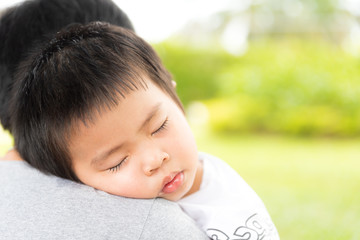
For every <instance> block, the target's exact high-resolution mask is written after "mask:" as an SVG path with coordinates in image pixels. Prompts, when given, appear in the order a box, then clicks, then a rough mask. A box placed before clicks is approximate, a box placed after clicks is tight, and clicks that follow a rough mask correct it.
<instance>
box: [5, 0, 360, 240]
mask: <svg viewBox="0 0 360 240" xmlns="http://www.w3.org/2000/svg"><path fill="white" fill-rule="evenodd" d="M228 2H229V3H232V5H231V4H229V8H228V9H223V10H222V11H220V12H217V13H214V14H213V15H211V16H210V17H208V18H206V19H202V20H197V21H192V22H189V23H188V24H187V25H186V26H185V27H184V28H183V29H182V30H181V31H178V32H177V33H176V34H174V35H173V36H172V37H170V38H168V39H166V40H164V41H162V42H157V43H152V44H153V46H154V47H155V49H156V50H157V52H158V53H159V55H160V56H161V58H162V59H163V62H164V64H165V65H166V67H167V68H168V69H169V71H170V72H171V73H172V74H173V76H174V79H175V80H176V81H177V90H178V93H179V95H180V98H181V99H182V101H183V103H184V105H185V108H186V110H187V116H188V119H189V122H190V124H191V126H192V128H193V131H194V133H195V136H196V138H197V141H198V145H199V150H201V151H206V152H209V153H211V154H214V155H216V156H218V157H220V158H222V159H224V160H225V161H226V162H228V163H229V164H230V165H231V166H232V167H234V168H235V169H236V170H237V171H238V172H239V174H240V175H241V176H242V177H243V178H244V179H245V180H246V181H247V182H248V183H249V184H250V185H251V186H252V187H253V188H254V189H255V191H256V192H257V193H258V194H259V196H260V197H261V198H262V199H263V201H264V203H265V205H266V206H267V208H268V210H269V212H270V214H271V216H272V218H273V221H274V223H275V225H276V226H277V229H278V231H279V234H280V237H281V238H282V239H290V240H297V239H299V240H300V239H308V240H312V239H313V240H315V239H316V240H318V239H328V240H330V239H334V240H335V239H336V240H338V239H341V240H342V239H344V240H345V239H351V240H355V239H360V191H359V189H360V174H359V169H360V162H359V161H360V147H359V146H360V104H359V100H360V98H359V96H360V79H359V78H360V25H359V19H360V4H359V3H357V2H358V1H355V0H354V1H353V0H345V1H336V0H313V1H310V0H303V1H300V0H276V1H275V0H257V1H255V0H254V1H250V0H247V1H245V0H244V1H240V0H239V1H228ZM234 4H235V5H236V4H237V5H236V6H237V7H233V6H234ZM0 134H1V135H0V136H1V137H0V144H1V148H0V153H1V154H3V153H5V152H6V149H8V148H9V147H10V146H11V138H10V136H9V135H8V134H6V133H0Z"/></svg>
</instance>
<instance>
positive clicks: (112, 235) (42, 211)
mask: <svg viewBox="0 0 360 240" xmlns="http://www.w3.org/2000/svg"><path fill="white" fill-rule="evenodd" d="M0 186H1V188H0V216H1V218H0V239H150V238H151V237H152V238H154V235H152V236H150V235H149V234H153V233H154V232H151V231H150V230H149V229H148V227H150V226H158V225H157V224H160V223H161V224H164V223H168V224H169V225H168V226H166V227H165V228H164V230H163V229H161V227H159V228H157V230H158V232H156V235H155V236H156V237H157V236H165V235H167V234H168V233H169V231H168V229H171V228H175V227H176V226H175V223H174V222H175V220H173V218H174V216H175V218H176V219H178V221H179V222H184V223H186V224H187V226H188V227H190V228H193V229H195V230H194V231H195V234H197V232H198V231H199V230H197V229H196V228H195V227H194V224H192V222H191V221H190V220H189V219H188V217H187V216H186V215H185V214H182V213H181V210H180V209H178V207H177V206H175V205H173V204H171V203H169V202H165V201H159V200H156V199H149V200H141V199H129V198H123V197H119V196H114V195H110V194H107V193H105V192H102V191H98V190H95V189H93V188H91V187H88V186H85V185H83V184H78V183H74V182H71V181H68V180H64V179H61V178H58V177H54V176H49V175H46V174H44V173H41V172H39V171H38V170H36V169H34V168H32V167H31V166H29V165H28V164H27V163H26V162H23V161H6V160H5V161H0ZM158 210H159V211H168V212H169V213H170V214H166V213H164V212H162V213H161V214H159V213H158ZM171 214H173V216H171ZM187 231H189V230H187ZM184 232H185V233H186V231H184ZM167 237H168V236H167ZM157 238H158V237H157ZM158 239H167V238H165V237H163V238H158ZM179 239H180V238H179ZM182 239H184V238H182Z"/></svg>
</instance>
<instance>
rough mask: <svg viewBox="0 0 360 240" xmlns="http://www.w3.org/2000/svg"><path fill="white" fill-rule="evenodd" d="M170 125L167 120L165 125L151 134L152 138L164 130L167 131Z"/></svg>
mask: <svg viewBox="0 0 360 240" xmlns="http://www.w3.org/2000/svg"><path fill="white" fill-rule="evenodd" d="M167 124H168V119H167V118H166V119H165V121H164V122H163V124H162V125H161V126H160V127H159V128H158V129H157V130H156V131H155V132H153V133H152V134H151V136H153V135H155V134H157V133H159V132H161V131H162V130H165V129H166V127H167Z"/></svg>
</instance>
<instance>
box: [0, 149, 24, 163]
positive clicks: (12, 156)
mask: <svg viewBox="0 0 360 240" xmlns="http://www.w3.org/2000/svg"><path fill="white" fill-rule="evenodd" d="M0 160H14V161H23V159H22V158H21V157H20V154H19V153H18V151H16V150H15V149H11V150H9V151H8V152H7V153H6V154H5V156H3V157H1V158H0Z"/></svg>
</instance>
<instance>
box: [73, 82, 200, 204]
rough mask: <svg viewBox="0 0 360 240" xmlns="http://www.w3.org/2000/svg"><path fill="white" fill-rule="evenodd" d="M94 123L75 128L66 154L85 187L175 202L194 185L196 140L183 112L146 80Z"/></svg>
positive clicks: (196, 156) (120, 194)
mask: <svg viewBox="0 0 360 240" xmlns="http://www.w3.org/2000/svg"><path fill="white" fill-rule="evenodd" d="M147 85H148V89H146V90H144V89H142V88H140V89H139V90H136V91H134V92H131V93H129V94H128V95H126V98H125V99H122V100H121V101H120V103H119V105H118V106H116V107H115V108H114V109H112V110H111V111H108V110H107V111H104V112H103V113H101V115H98V116H97V118H96V119H95V121H94V123H89V124H88V125H87V126H85V125H84V124H83V123H81V124H78V125H79V126H76V127H77V128H76V129H78V130H77V131H76V132H75V133H74V134H73V135H72V137H71V139H70V154H71V158H72V164H73V168H74V171H75V173H76V175H77V176H78V178H79V179H80V180H81V181H82V182H83V183H84V184H87V185H89V186H92V187H94V188H96V189H100V190H103V191H105V192H108V193H111V194H114V195H119V196H124V197H131V198H155V197H163V198H166V199H168V200H173V201H176V200H179V199H180V198H182V197H183V196H184V195H186V193H188V192H189V190H190V189H191V187H192V186H193V182H194V179H195V176H196V171H197V168H198V164H199V161H198V154H197V149H196V144H195V140H194V137H193V135H192V132H191V130H190V127H189V125H188V124H187V121H186V119H185V116H184V114H183V112H182V111H181V110H180V108H179V107H178V106H177V105H176V103H175V102H174V101H173V100H172V99H171V98H170V97H169V96H168V94H165V93H164V92H163V91H162V90H160V88H158V87H157V86H156V85H154V84H153V83H152V82H151V81H149V80H148V81H147Z"/></svg>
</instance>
